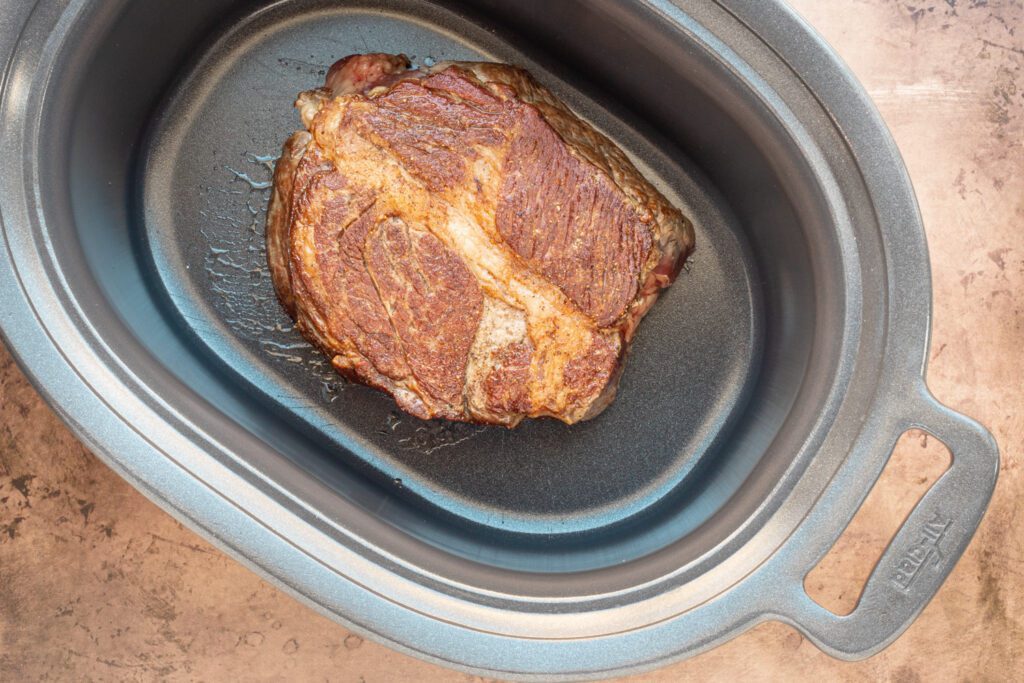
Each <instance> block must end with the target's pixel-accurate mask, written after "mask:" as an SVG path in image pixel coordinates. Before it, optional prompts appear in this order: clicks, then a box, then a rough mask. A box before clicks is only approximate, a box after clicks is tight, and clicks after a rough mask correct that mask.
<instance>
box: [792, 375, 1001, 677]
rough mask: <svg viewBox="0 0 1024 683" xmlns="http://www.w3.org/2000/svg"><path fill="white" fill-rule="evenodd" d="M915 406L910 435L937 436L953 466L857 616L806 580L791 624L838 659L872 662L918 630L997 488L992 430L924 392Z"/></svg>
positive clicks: (867, 589)
mask: <svg viewBox="0 0 1024 683" xmlns="http://www.w3.org/2000/svg"><path fill="white" fill-rule="evenodd" d="M908 404H909V405H908V408H910V410H907V411H906V412H907V413H909V417H908V418H907V420H906V421H905V423H904V429H903V430H902V431H905V430H906V429H911V428H915V427H916V428H919V429H923V430H924V431H926V432H929V433H930V434H932V435H934V436H935V437H936V438H938V439H939V440H940V441H942V442H943V443H945V444H946V446H947V447H948V448H949V450H950V452H951V453H952V455H953V462H952V464H951V465H950V467H949V469H948V470H947V471H946V472H945V473H944V474H943V475H942V476H941V477H940V478H939V480H938V481H937V482H935V484H933V485H932V487H931V488H930V489H929V490H928V492H927V493H926V494H925V495H924V497H923V498H921V500H920V502H918V504H917V506H916V507H915V508H914V510H913V511H912V512H911V513H910V515H909V516H908V517H907V519H906V520H905V521H904V522H903V525H902V526H901V527H900V529H899V531H897V532H896V535H895V536H894V537H893V539H892V541H891V542H890V543H889V546H888V547H887V548H886V549H885V553H884V554H883V555H882V558H881V559H880V560H879V561H878V564H877V565H875V568H874V570H873V571H872V572H871V576H870V577H869V578H868V580H867V583H866V584H865V586H864V590H863V592H862V593H861V596H860V600H859V601H858V603H857V607H856V609H854V611H853V612H851V613H850V614H848V615H846V616H839V615H836V614H834V613H833V612H830V611H828V610H826V609H825V608H823V607H821V606H820V605H818V604H817V603H816V602H814V601H813V600H811V598H810V597H808V595H807V593H806V592H805V590H804V587H803V578H804V577H800V578H801V581H800V582H799V584H798V586H797V590H796V593H797V594H796V595H795V596H791V597H792V598H793V602H792V603H790V607H791V609H789V610H787V612H788V614H786V615H785V616H786V617H787V618H786V619H785V620H786V621H788V622H790V623H792V624H793V625H794V626H796V627H797V628H799V629H800V630H801V631H802V632H803V633H804V634H805V635H806V636H807V638H808V639H810V640H811V641H812V642H813V643H815V644H816V645H817V646H818V647H820V648H821V649H822V650H824V651H825V652H827V653H829V654H831V655H832V656H834V657H840V658H842V659H860V658H862V657H868V656H870V655H872V654H874V653H876V652H878V651H879V650H881V649H882V648H884V647H885V646H887V645H888V644H889V643H891V642H892V641H893V640H895V639H896V638H897V637H898V636H899V635H900V634H901V633H902V632H903V631H904V629H906V628H907V627H908V626H909V625H910V624H911V622H912V621H913V620H914V619H915V618H916V617H917V615H918V614H919V613H920V612H921V610H923V609H924V608H925V606H926V605H927V604H928V602H929V601H930V600H931V599H932V597H933V596H934V595H935V593H936V591H938V589H939V587H940V586H941V585H942V582H943V581H945V579H946V577H947V576H948V575H949V572H950V571H951V570H952V569H953V565H954V564H955V563H956V561H957V559H958V558H959V557H960V555H961V554H963V552H964V550H965V549H966V548H967V544H968V542H970V540H971V537H972V536H973V535H974V532H975V530H976V529H977V527H978V524H979V523H980V522H981V518H982V516H983V515H984V513H985V508H987V507H988V502H989V499H990V498H991V497H992V490H993V488H994V487H995V483H996V477H997V474H998V471H999V451H998V447H997V446H996V443H995V441H994V440H993V438H992V435H991V434H989V433H988V431H987V430H986V429H985V428H984V427H982V426H981V425H980V424H978V423H977V422H975V421H974V420H972V419H970V418H968V417H966V416H964V415H961V414H959V413H956V412H954V411H952V410H950V409H949V408H947V407H945V406H943V405H942V404H940V403H939V402H938V401H936V400H935V398H934V397H932V395H931V394H930V393H929V392H928V390H927V389H926V388H924V387H922V389H921V391H920V392H919V393H918V395H917V397H916V400H915V399H911V400H910V401H908ZM808 571H809V570H808Z"/></svg>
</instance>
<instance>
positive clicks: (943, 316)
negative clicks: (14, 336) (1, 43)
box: [0, 0, 1024, 683]
mask: <svg viewBox="0 0 1024 683" xmlns="http://www.w3.org/2000/svg"><path fill="white" fill-rule="evenodd" d="M794 4H795V6H796V8H797V9H798V10H799V11H800V12H801V13H803V15H804V16H805V17H806V18H807V19H808V21H810V23H811V24H813V25H814V26H815V27H817V28H818V30H820V31H821V33H822V34H824V36H825V37H826V38H827V39H828V40H829V41H830V42H831V43H832V44H833V45H834V46H835V47H836V49H837V50H838V51H839V53H840V54H841V55H842V57H843V58H844V59H845V60H846V61H847V63H848V64H849V65H850V66H851V67H852V68H853V70H854V72H856V74H857V76H858V77H859V78H860V79H861V81H862V82H863V83H864V85H865V86H866V88H867V90H868V92H869V93H870V94H871V96H872V98H873V99H874V100H875V102H876V104H877V105H878V108H879V109H880V110H881V112H882V115H883V116H884V118H885V120H886V122H887V123H888V124H889V127H890V128H891V129H892V131H893V134H894V135H895V137H896V141H897V143H898V144H899V147H900V149H901V150H902V152H903V155H904V157H905V159H906V162H907V166H908V168H909V170H910V175H911V177H912V179H913V181H914V185H915V187H916V189H917V194H918V198H919V200H920V203H921V210H922V212H923V214H924V221H925V226H926V228H927V231H928V238H929V246H930V248H931V260H932V268H933V277H934V282H935V316H934V338H933V339H934V340H933V344H932V351H931V363H930V369H929V373H928V379H929V384H930V385H931V387H932V389H933V391H934V392H935V394H936V395H937V396H938V397H939V398H940V399H941V400H943V401H944V402H946V403H948V404H949V405H951V406H953V407H954V408H956V409H957V410H961V411H963V412H966V413H968V414H970V415H972V416H974V417H976V418H978V419H979V420H981V421H982V422H983V423H984V424H985V425H987V426H988V427H989V428H990V429H991V430H992V431H993V433H994V434H995V437H996V439H997V441H998V442H999V444H1000V448H1001V450H1002V458H1003V461H1002V472H1001V478H1000V481H999V485H998V487H997V489H996V493H995V498H994V500H993V502H992V506H991V508H990V509H989V512H988V516H987V517H986V519H985V520H984V522H983V523H982V526H981V529H980V531H979V533H978V535H977V536H976V537H975V539H974V541H973V543H972V544H971V546H970V548H969V549H968V551H967V554H966V555H965V556H964V558H963V559H962V560H961V561H960V563H959V564H958V565H957V567H956V569H955V570H954V572H953V574H952V576H951V577H950V579H949V581H948V582H947V583H946V585H945V586H944V587H943V588H942V590H941V591H940V593H939V595H938V597H937V598H936V599H935V600H934V601H933V602H932V604H931V605H930V606H929V607H928V608H927V609H926V610H925V611H924V612H923V614H922V615H921V617H920V618H919V619H918V620H917V622H916V623H915V624H914V625H913V626H911V628H910V629H909V630H908V631H907V633H906V634H905V635H904V636H903V637H902V638H900V639H899V640H898V641H897V642H896V643H895V644H894V645H892V646H891V647H890V648H888V649H887V650H885V651H884V652H883V653H881V654H879V655H877V656H875V657H873V658H871V659H868V660H866V661H863V662H857V663H844V662H838V661H835V660H833V659H830V658H829V657H827V656H825V655H823V654H822V653H820V652H819V651H818V650H817V649H815V647H814V646H813V645H811V644H810V643H808V642H806V641H805V640H804V639H803V638H802V637H801V636H800V635H799V634H798V633H797V632H796V631H794V630H793V629H791V628H789V627H787V626H783V625H781V624H777V623H770V624H764V625H761V626H759V627H757V628H754V629H753V630H751V631H749V632H748V633H746V634H744V635H743V636H740V637H739V638H737V639H735V640H733V641H732V642H730V643H728V644H726V645H724V646H722V647H719V648H718V649H716V650H713V651H711V652H708V653H706V654H704V655H701V656H699V657H696V658H694V659H691V660H689V661H686V662H682V663H679V664H676V665H674V666H672V667H669V668H666V669H663V670H661V671H658V672H654V673H650V674H645V675H643V676H637V677H635V678H633V679H630V680H643V681H665V682H667V681H679V680H687V679H701V680H704V679H709V680H728V681H732V680H792V679H797V678H799V679H809V678H813V679H819V680H836V679H839V680H864V679H871V680H877V679H884V680H893V681H901V682H908V681H918V680H954V679H956V680H971V681H979V680H1010V679H1012V678H1013V677H1014V673H1013V672H1014V671H1016V672H1017V676H1019V675H1020V672H1022V671H1024V602H1022V596H1024V514H1022V501H1024V479H1022V477H1021V469H1020V468H1021V453H1022V449H1024V313H1022V308H1024V149H1022V144H1024V71H1022V67H1024V4H1022V2H1021V0H798V1H796V2H794ZM897 455H898V457H897V458H896V459H895V461H896V464H895V465H894V466H892V467H891V468H890V470H889V471H888V472H887V474H886V478H887V480H888V482H889V483H888V485H887V487H886V489H885V493H886V494H887V495H886V496H884V497H883V498H882V499H881V500H880V501H879V502H878V504H876V505H873V506H872V507H871V510H870V512H869V513H865V514H866V516H865V517H864V518H863V519H860V520H858V522H855V525H854V528H853V529H852V531H851V532H850V533H849V534H848V535H847V536H846V537H844V539H843V540H842V541H841V544H842V546H841V550H840V551H837V553H836V558H837V559H835V560H830V561H828V562H827V563H826V565H825V566H823V569H822V570H821V572H820V573H818V574H815V575H814V576H812V580H811V583H813V584H814V585H812V586H810V588H811V589H812V590H814V591H816V595H820V596H821V598H822V600H825V601H831V602H836V601H838V602H845V603H847V604H849V603H850V602H851V601H852V600H853V599H854V597H855V595H856V591H854V592H852V593H851V592H850V589H849V588H844V587H843V583H842V582H843V580H844V579H846V578H849V577H851V576H859V577H863V576H864V575H865V574H866V572H867V570H868V568H869V565H870V564H871V561H872V560H871V558H872V557H877V552H878V548H879V544H881V543H883V542H884V541H885V540H886V539H885V536H884V535H882V534H880V533H879V529H881V528H885V527H888V528H892V527H893V526H895V525H896V524H897V523H898V520H899V517H900V514H901V513H900V510H904V511H905V510H906V509H907V507H908V506H909V505H911V504H912V502H913V500H914V499H913V497H912V493H913V492H915V491H917V490H920V488H921V487H922V484H921V483H920V479H921V473H922V472H923V471H929V470H928V468H929V466H931V469H932V470H934V469H935V467H934V464H935V463H936V462H941V458H942V457H943V451H942V448H941V446H939V445H937V444H935V443H934V440H932V443H929V440H928V439H927V438H923V436H922V435H921V434H911V435H908V437H906V438H904V439H903V440H902V441H901V443H900V446H899V447H898V453H897ZM915 487H916V489H915ZM874 497H875V496H874V494H873V498H874ZM869 548H873V549H875V550H874V555H872V553H871V552H869V550H868V549H869ZM229 678H240V679H243V680H259V681H262V680H267V681H270V680H282V679H288V680H330V681H342V682H344V681H351V682H353V683H356V682H360V683H362V682H364V681H365V683H377V682H380V681H404V680H420V681H449V680H453V681H460V680H465V681H469V680H473V678H474V677H472V676H468V675H465V674H459V673H454V672H450V671H447V670H444V669H441V668H439V667H437V666H434V665H431V664H425V663H422V662H419V661H417V660H415V659H412V658H410V657H407V656H405V655H401V654H398V653H395V652H393V651H391V650H389V649H387V648H385V647H383V646H380V645H376V644H374V643H371V642H364V641H363V640H362V639H361V638H359V637H358V636H355V635H351V634H349V633H347V632H346V631H345V630H344V629H342V628H341V627H339V626H336V625H334V624H333V623H331V622H329V621H327V620H326V619H324V618H323V617H321V616H318V615H317V614H314V613H313V612H311V611H310V610H308V609H307V608H305V607H303V606H302V605H300V604H298V603H297V602H295V601H294V600H293V599H291V598H290V597H288V596H286V595H284V594H282V593H280V592H279V591H278V590H276V589H275V588H272V587H270V586H269V585H267V584H266V583H264V582H263V581H261V580H260V579H258V578H257V577H256V576H255V575H254V574H252V573H250V572H249V571H248V570H246V569H244V568H243V567H241V566H240V565H238V564H236V563H235V562H234V561H233V560H230V559H228V558H227V557H225V556H224V555H222V554H221V553H220V552H219V551H217V550H215V549H213V548H212V547H211V546H210V545H209V544H207V543H206V542H205V541H203V540H201V539H200V538H198V537H196V536H195V535H194V534H192V533H191V532H190V531H188V530H186V529H184V528H183V527H182V526H181V525H179V524H178V523H177V522H175V521H174V520H173V519H171V518H170V517H168V516H167V515H166V514H164V513H163V512H162V511H160V510H159V509H158V508H157V507H156V506H154V505H153V504H152V503H150V502H149V501H147V500H146V499H145V498H143V497H142V495H140V494H139V493H137V492H136V491H135V490H134V489H132V488H131V487H130V486H129V485H128V484H126V483H125V482H124V481H122V480H121V479H120V478H119V477H118V476H117V475H115V474H114V473H113V472H111V471H110V470H109V469H107V468H106V467H105V466H104V465H103V464H101V463H100V462H99V461H98V460H97V459H96V458H95V457H94V456H93V455H92V454H90V453H89V452H88V451H87V450H86V449H85V448H84V447H83V446H82V445H80V444H79V443H78V442H77V441H76V440H75V439H74V437H72V436H71V434H70V433H69V432H68V430H67V429H66V428H65V427H64V426H63V425H62V424H61V423H60V422H59V421H58V420H57V418H56V417H55V416H54V414H53V413H52V412H51V411H50V410H49V409H48V408H47V407H46V406H45V405H44V404H43V403H42V402H41V400H40V399H39V397H38V396H37V395H36V393H35V392H34V391H33V390H32V388H31V387H30V385H29V384H28V382H26V380H25V378H24V377H23V376H22V374H21V373H20V372H19V370H18V369H17V367H16V366H15V364H14V362H13V361H12V360H11V358H10V356H9V355H8V354H7V353H6V351H4V350H3V349H2V348H0V680H9V681H21V680H75V681H91V680H95V681H101V680H103V681H106V680H118V681H121V680H129V681H135V680H140V681H141V680H169V681H192V680H196V681H199V680H203V681H216V680H227V679H229ZM1018 680H1019V678H1018Z"/></svg>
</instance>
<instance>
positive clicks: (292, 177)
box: [267, 54, 693, 426]
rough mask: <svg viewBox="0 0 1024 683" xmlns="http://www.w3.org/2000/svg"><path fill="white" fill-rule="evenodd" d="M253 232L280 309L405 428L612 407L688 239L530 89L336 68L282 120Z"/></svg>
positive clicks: (398, 69)
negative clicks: (268, 193) (293, 118)
mask: <svg viewBox="0 0 1024 683" xmlns="http://www.w3.org/2000/svg"><path fill="white" fill-rule="evenodd" d="M296 106H297V107H298V109H299V111H300V113H301V116H302V122H303V124H304V126H305V130H302V131H299V132H296V133H295V134H294V135H292V136H291V137H290V138H289V139H288V141H287V142H286V143H285V145H284V150H283V152H282V155H281V158H280V160H279V161H278V163H277V168H276V171H275V174H274V190H273V196H272V199H271V203H270V209H269V213H268V219H267V255H268V259H269V262H270V268H271V273H272V275H273V281H274V286H275V287H276V289H277V293H278V296H279V298H280V300H281V303H282V304H283V305H284V307H285V309H287V311H288V313H289V314H290V315H291V316H292V317H293V318H294V319H295V321H296V324H297V327H298V329H299V330H300V331H301V332H302V334H303V335H305V336H306V338H307V339H309V340H310V341H311V342H313V343H314V344H316V345H317V346H319V347H320V348H321V349H322V350H323V352H324V353H326V354H327V355H328V356H329V357H330V358H331V360H332V363H333V365H334V367H335V368H336V369H337V370H338V372H340V373H341V374H343V375H345V376H346V377H348V378H350V379H352V380H355V381H357V382H362V383H365V384H368V385H370V386H373V387H377V388H379V389H382V390H384V391H386V392H388V393H390V394H391V395H393V396H394V398H395V400H396V401H397V402H398V405H399V406H400V407H401V408H402V409H403V410H405V411H408V412H409V413H412V414H413V415H416V416H418V417H421V418H446V419H449V420H464V421H470V422H479V423H491V424H502V425H507V426H514V425H516V424H518V423H519V421H520V420H522V419H523V418H524V417H539V416H551V417H555V418H558V419H560V420H563V421H564V422H567V423H573V422H577V421H579V420H585V419H587V418H590V417H593V416H594V415H596V414H597V413H598V412H600V411H601V410H602V409H604V408H605V407H606V406H607V405H608V403H609V402H610V401H611V400H612V398H613V396H614V393H615V387H616V385H617V383H618V378H619V374H620V373H621V371H622V366H623V361H624V357H625V354H626V350H627V348H628V346H629V343H630V340H631V339H632V337H633V333H634V331H635V329H636V326H637V323H638V322H639V320H640V318H642V317H643V315H644V314H645V313H646V312H647V311H648V309H650V307H651V305H652V304H653V303H654V300H655V299H656V298H657V296H658V293H659V290H661V289H662V288H664V287H667V286H668V285H669V284H670V283H671V282H672V280H673V279H674V278H675V277H676V275H677V274H678V272H679V269H680V267H681V266H682V264H683V261H684V259H685V258H686V257H687V255H688V254H689V252H690V251H691V249H692V247H693V228H692V226H691V224H690V222H689V221H688V220H687V219H686V218H684V217H683V215H682V214H681V213H680V212H679V211H678V210H677V209H676V208H674V207H672V206H671V205H670V204H669V203H668V202H667V201H666V200H665V198H664V197H663V196H662V195H661V194H660V193H659V192H658V191H657V190H656V189H655V188H654V187H652V186H651V184H650V183H648V182H647V181H646V180H645V179H644V178H643V177H642V176H641V175H640V173H639V172H638V171H637V170H636V168H634V166H633V165H632V164H631V163H630V162H629V160H628V159H627V158H626V156H625V155H624V154H623V153H622V151H621V150H619V149H618V148H617V147H616V146H615V145H614V144H613V143H612V142H611V141H609V140H608V139H607V138H606V137H604V136H603V135H601V134H600V133H598V132H597V131H595V130H594V129H593V128H591V127H590V126H589V125H587V124H586V123H584V122H583V121H581V120H580V119H579V118H578V117H577V116H576V115H575V114H573V113H572V112H571V111H570V110H569V109H568V108H566V107H565V105H563V104H562V103H561V102H559V101H558V100H557V99H556V98H555V97H554V96H553V95H552V94H551V93H550V92H549V91H548V90H547V89H545V88H544V87H542V86H541V85H539V84H538V83H537V82H536V81H535V80H534V79H533V78H532V77H531V76H530V75H529V74H528V73H527V72H526V71H523V70H522V69H518V68H516V67H512V66H506V65H502V64H490V63H468V62H456V63H442V64H437V65H436V66H434V67H432V68H429V69H427V68H424V69H411V68H410V64H409V61H408V59H406V58H405V57H404V56H402V55H384V54H367V55H353V56H351V57H346V58H345V59H343V60H341V61H339V62H338V63H337V64H335V65H334V66H333V67H332V68H331V70H330V71H329V72H328V74H327V81H326V84H325V87H323V88H320V89H317V90H311V91H308V92H304V93H302V94H301V95H299V98H298V101H297V102H296Z"/></svg>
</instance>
